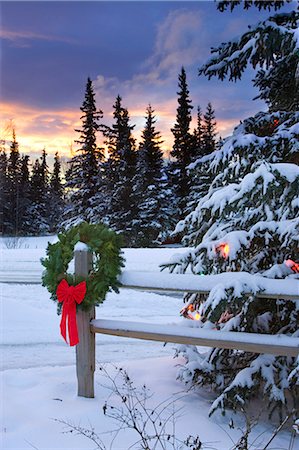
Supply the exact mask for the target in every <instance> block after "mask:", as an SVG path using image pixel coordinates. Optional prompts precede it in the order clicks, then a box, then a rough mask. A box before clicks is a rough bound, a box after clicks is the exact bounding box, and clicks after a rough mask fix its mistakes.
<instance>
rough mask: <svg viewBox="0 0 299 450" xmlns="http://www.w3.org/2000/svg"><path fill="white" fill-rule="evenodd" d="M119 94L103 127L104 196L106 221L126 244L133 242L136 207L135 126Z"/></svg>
mask: <svg viewBox="0 0 299 450" xmlns="http://www.w3.org/2000/svg"><path fill="white" fill-rule="evenodd" d="M121 102H122V99H121V97H120V96H119V95H118V96H117V98H116V101H115V104H114V105H113V108H114V112H113V117H114V121H115V122H114V124H113V125H112V126H111V127H108V126H103V127H102V130H103V134H104V136H105V137H106V141H105V143H106V144H107V146H108V151H109V158H108V160H107V162H106V163H105V165H104V179H105V192H106V195H107V199H108V202H107V207H106V208H107V209H106V220H107V223H108V225H109V226H110V227H111V228H112V229H113V230H114V231H117V232H119V233H121V234H122V236H123V238H124V243H125V245H129V246H130V245H132V243H133V241H134V233H133V222H134V220H135V218H136V214H137V210H136V205H135V202H134V178H135V173H136V151H135V139H134V138H133V136H132V130H133V129H134V125H130V117H129V113H128V110H127V109H126V108H124V107H123V106H122V104H121Z"/></svg>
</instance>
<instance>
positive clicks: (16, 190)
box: [5, 130, 21, 236]
mask: <svg viewBox="0 0 299 450" xmlns="http://www.w3.org/2000/svg"><path fill="white" fill-rule="evenodd" d="M20 180H21V156H20V151H19V143H18V142H17V140H16V133H15V130H13V131H12V141H11V145H10V153H9V158H8V161H7V183H8V190H7V194H8V195H7V205H8V207H7V218H6V223H7V228H6V230H5V232H6V233H7V234H10V235H14V236H17V235H18V233H19V226H20V215H19V206H20V193H21V191H20Z"/></svg>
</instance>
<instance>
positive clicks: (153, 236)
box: [134, 105, 173, 247]
mask: <svg viewBox="0 0 299 450" xmlns="http://www.w3.org/2000/svg"><path fill="white" fill-rule="evenodd" d="M145 119H146V124H145V127H144V130H143V132H142V136H141V142H140V145H139V150H138V153H137V173H136V178H135V187H134V197H135V199H136V205H137V216H136V219H135V221H134V229H135V232H134V245H135V246H137V247H152V246H154V245H157V241H158V239H160V241H161V240H163V238H164V236H165V235H166V233H167V232H168V231H169V229H170V226H171V224H173V223H172V222H171V211H170V206H169V195H170V191H169V189H168V188H167V179H166V175H165V170H164V163H163V152H162V150H161V148H160V145H161V143H162V142H161V135H160V132H159V131H156V126H155V123H156V119H155V116H154V110H153V109H152V107H151V105H149V106H148V108H147V109H146V117H145Z"/></svg>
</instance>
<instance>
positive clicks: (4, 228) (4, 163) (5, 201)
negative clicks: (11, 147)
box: [0, 148, 9, 235]
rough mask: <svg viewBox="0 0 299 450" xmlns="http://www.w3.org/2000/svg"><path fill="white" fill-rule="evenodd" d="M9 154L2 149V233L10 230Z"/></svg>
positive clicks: (0, 205)
mask: <svg viewBox="0 0 299 450" xmlns="http://www.w3.org/2000/svg"><path fill="white" fill-rule="evenodd" d="M7 165H8V161H7V155H6V152H5V149H4V148H3V149H1V150H0V233H1V235H3V234H7V231H8V221H7V219H8V213H9V210H8V207H9V203H8V201H9V200H8V194H9V187H8V177H7Z"/></svg>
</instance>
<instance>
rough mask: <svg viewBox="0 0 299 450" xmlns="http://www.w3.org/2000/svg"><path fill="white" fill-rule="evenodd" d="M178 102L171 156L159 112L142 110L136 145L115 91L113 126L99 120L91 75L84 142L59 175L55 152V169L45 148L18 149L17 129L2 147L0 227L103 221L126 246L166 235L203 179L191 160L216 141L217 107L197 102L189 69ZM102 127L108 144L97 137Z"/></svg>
mask: <svg viewBox="0 0 299 450" xmlns="http://www.w3.org/2000/svg"><path fill="white" fill-rule="evenodd" d="M178 88H179V89H178V93H177V95H178V98H177V101H178V107H177V112H176V121H175V123H174V125H173V128H172V129H171V131H172V133H173V136H174V144H173V147H172V150H171V152H170V156H171V158H170V159H171V160H170V161H166V160H165V158H164V157H163V152H162V150H161V143H162V141H163V137H162V136H161V133H160V132H159V131H158V130H157V127H156V118H155V111H154V109H153V107H152V106H151V105H149V106H148V107H147V109H146V111H145V126H144V129H143V131H142V135H141V141H140V142H139V144H138V145H137V143H136V139H135V138H134V134H133V131H134V125H132V124H131V122H130V116H129V112H128V110H127V109H126V108H125V107H124V106H123V104H122V98H121V97H120V96H119V95H118V96H117V98H116V100H115V103H114V105H113V118H114V122H113V124H112V126H111V127H109V126H107V125H105V124H103V123H102V118H103V112H102V111H101V109H99V108H98V107H97V105H96V101H95V92H94V88H93V83H92V81H91V79H90V78H88V80H87V83H86V89H85V95H84V101H83V103H82V106H81V108H80V109H81V112H82V115H81V121H82V126H81V128H80V129H78V130H75V131H76V132H78V136H79V137H78V140H77V141H76V143H77V144H79V149H78V150H77V152H76V154H75V156H73V157H72V158H71V159H70V161H69V162H68V163H67V166H68V167H67V170H66V173H65V176H63V175H62V170H61V159H60V156H59V154H58V153H56V154H55V158H54V165H53V169H52V170H51V171H50V170H49V167H48V164H47V153H46V150H45V149H44V150H43V151H42V155H41V157H40V158H39V159H36V160H35V161H34V162H31V161H30V158H29V156H28V155H22V154H21V152H20V148H19V144H18V140H17V137H16V133H15V130H13V132H12V139H11V144H10V148H9V151H8V152H7V151H5V148H1V149H0V191H1V205H2V208H1V211H0V231H1V234H2V235H4V236H25V235H40V234H48V233H57V232H59V231H60V230H62V229H65V228H69V227H70V226H72V225H75V224H78V223H80V222H82V221H87V222H90V223H98V222H103V223H105V224H107V225H108V226H109V227H110V228H112V229H113V230H115V231H117V232H119V233H121V234H122V236H123V239H124V244H125V245H127V246H137V247H142V246H145V247H148V246H153V245H157V244H158V243H162V242H165V241H167V242H169V235H170V232H171V231H172V230H173V228H174V226H175V224H176V223H177V222H178V221H179V220H181V219H182V218H184V217H185V216H186V214H187V213H188V212H189V211H190V208H191V207H192V206H193V205H194V203H195V199H196V198H197V192H198V191H200V185H201V183H202V180H196V179H192V177H191V176H190V172H189V169H188V168H189V166H190V164H192V163H193V162H195V161H196V160H197V159H198V158H202V157H204V156H205V155H207V154H210V153H212V152H214V151H215V150H216V149H217V148H218V147H219V142H218V141H217V137H216V136H217V132H216V120H215V111H214V109H213V107H212V105H211V103H209V104H208V105H207V107H206V110H205V112H204V113H202V110H201V107H200V106H197V110H196V128H195V129H191V121H192V110H193V105H192V101H191V98H190V93H189V90H188V84H187V78H186V71H185V69H184V68H183V67H182V69H181V72H180V74H179V76H178ZM99 132H101V133H102V134H103V137H104V144H105V145H106V148H107V149H108V157H106V156H105V152H104V148H101V147H99V146H98V144H97V135H98V133H99Z"/></svg>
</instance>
